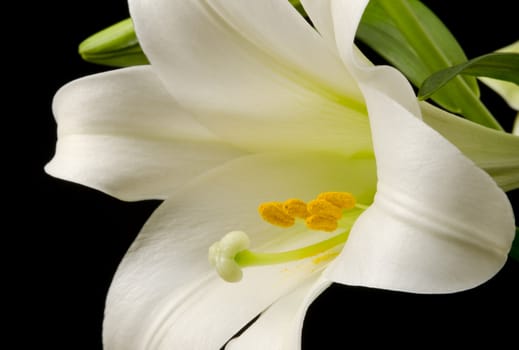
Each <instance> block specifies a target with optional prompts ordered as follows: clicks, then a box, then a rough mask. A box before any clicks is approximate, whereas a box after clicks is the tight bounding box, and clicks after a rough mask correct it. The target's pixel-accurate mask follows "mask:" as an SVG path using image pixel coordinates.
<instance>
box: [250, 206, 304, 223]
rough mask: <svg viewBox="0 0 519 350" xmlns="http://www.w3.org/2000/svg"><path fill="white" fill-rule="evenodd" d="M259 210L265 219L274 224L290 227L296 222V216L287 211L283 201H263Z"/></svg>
mask: <svg viewBox="0 0 519 350" xmlns="http://www.w3.org/2000/svg"><path fill="white" fill-rule="evenodd" d="M258 212H259V214H260V215H261V217H262V218H263V220H265V221H267V222H268V223H271V224H272V225H276V226H281V227H290V226H292V225H294V223H295V219H294V217H292V216H290V215H289V214H287V213H286V212H285V210H284V209H283V203H280V202H267V203H262V204H261V205H260V206H259V208H258Z"/></svg>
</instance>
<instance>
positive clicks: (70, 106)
mask: <svg viewBox="0 0 519 350" xmlns="http://www.w3.org/2000/svg"><path fill="white" fill-rule="evenodd" d="M53 110H54V114H55V116H56V121H57V124H58V143H57V147H56V154H55V156H54V158H53V159H52V161H51V162H50V163H49V164H48V165H47V166H46V171H47V172H48V173H49V174H51V175H53V176H56V177H59V178H62V179H66V180H70V181H74V182H78V183H81V184H83V185H86V186H89V187H93V188H96V189H99V190H101V191H104V192H107V193H109V194H111V195H114V196H116V197H119V198H121V199H125V200H137V199H147V198H164V197H166V195H167V194H168V193H171V192H172V191H173V190H174V189H175V188H176V187H177V186H178V185H181V184H182V183H183V182H185V181H186V180H188V179H190V178H192V177H194V176H196V175H199V174H200V173H202V172H204V171H206V170H207V169H210V168H212V167H214V166H217V165H219V164H221V163H223V162H225V161H227V160H229V159H232V158H235V157H237V156H240V155H242V154H244V152H243V151H239V150H237V149H235V148H234V147H232V146H230V145H229V144H226V143H224V142H222V141H221V140H219V139H217V138H216V137H215V136H213V135H212V134H211V133H210V132H209V131H207V130H206V129H205V128H203V127H202V126H200V125H199V124H198V123H197V122H196V121H194V120H193V119H192V118H191V117H190V116H189V115H188V114H187V113H185V112H184V111H183V110H182V109H181V108H179V106H178V105H177V104H176V103H175V102H174V100H173V99H172V98H171V96H170V95H169V94H168V93H167V91H166V90H165V89H164V88H163V86H162V84H161V83H160V81H159V80H158V79H157V78H156V77H155V75H154V74H153V73H152V71H151V69H150V68H149V67H135V68H128V69H121V70H116V71H111V72H108V73H102V74H97V75H93V76H89V77H86V78H82V79H78V80H76V81H73V82H71V83H69V84H67V85H65V86H64V87H62V88H61V89H60V90H59V91H58V92H57V94H56V96H55V98H54V103H53Z"/></svg>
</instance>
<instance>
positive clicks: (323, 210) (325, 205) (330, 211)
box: [306, 199, 342, 221]
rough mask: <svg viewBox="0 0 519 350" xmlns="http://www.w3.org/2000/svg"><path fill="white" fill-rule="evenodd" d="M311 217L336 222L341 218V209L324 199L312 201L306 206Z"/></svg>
mask: <svg viewBox="0 0 519 350" xmlns="http://www.w3.org/2000/svg"><path fill="white" fill-rule="evenodd" d="M306 208H307V210H308V212H309V213H310V214H312V215H317V216H323V217H328V218H333V219H334V221H337V220H338V219H340V218H341V217H342V209H341V208H339V207H337V206H335V205H334V204H332V203H330V202H328V201H327V200H324V199H314V200H312V201H310V202H308V205H307V206H306Z"/></svg>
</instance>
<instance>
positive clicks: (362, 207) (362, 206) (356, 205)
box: [354, 203, 370, 210]
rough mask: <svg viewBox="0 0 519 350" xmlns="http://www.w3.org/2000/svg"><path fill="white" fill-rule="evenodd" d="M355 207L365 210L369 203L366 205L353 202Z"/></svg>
mask: <svg viewBox="0 0 519 350" xmlns="http://www.w3.org/2000/svg"><path fill="white" fill-rule="evenodd" d="M354 207H355V208H357V209H360V210H366V209H368V208H369V207H370V206H369V205H366V204H360V203H355V206H354Z"/></svg>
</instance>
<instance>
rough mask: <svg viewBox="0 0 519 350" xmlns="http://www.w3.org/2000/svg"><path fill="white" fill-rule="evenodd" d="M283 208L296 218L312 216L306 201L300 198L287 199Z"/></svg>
mask: <svg viewBox="0 0 519 350" xmlns="http://www.w3.org/2000/svg"><path fill="white" fill-rule="evenodd" d="M283 209H284V210H285V212H286V213H287V214H288V215H290V216H292V217H295V218H300V219H306V218H307V217H309V216H310V213H309V212H308V210H306V203H305V202H303V201H302V200H300V199H287V200H286V201H285V202H284V203H283Z"/></svg>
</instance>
